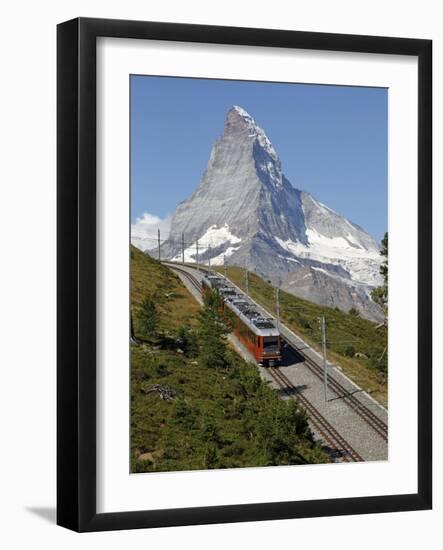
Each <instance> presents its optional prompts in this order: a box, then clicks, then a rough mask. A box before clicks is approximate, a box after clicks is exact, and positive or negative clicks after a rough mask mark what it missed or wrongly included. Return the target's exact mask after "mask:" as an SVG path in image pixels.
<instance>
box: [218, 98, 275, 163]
mask: <svg viewBox="0 0 443 550" xmlns="http://www.w3.org/2000/svg"><path fill="white" fill-rule="evenodd" d="M232 112H235V113H236V114H237V115H238V116H239V117H240V118H241V119H242V120H243V122H244V123H245V124H246V125H247V127H248V130H249V136H250V137H254V138H256V140H257V142H258V143H259V144H260V146H261V147H262V148H263V149H264V151H266V153H267V154H268V155H269V156H270V157H271V158H272V159H273V160H274V161H276V162H279V158H278V155H277V151H276V150H275V149H274V147H273V145H272V143H271V140H270V139H269V138H268V136H267V135H266V132H265V131H264V130H263V128H261V127H260V126H259V125H258V124H257V123H256V121H255V119H254V117H252V116H251V115H250V114H249V113H248V112H247V111H246V110H245V109H243V107H240V106H238V105H234V106H233V107H232V109H231V110H230V111H229V113H232ZM229 113H228V116H229Z"/></svg>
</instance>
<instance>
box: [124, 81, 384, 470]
mask: <svg viewBox="0 0 443 550" xmlns="http://www.w3.org/2000/svg"><path fill="white" fill-rule="evenodd" d="M129 79H130V185H131V205H130V209H131V228H130V304H129V307H130V325H131V326H130V370H131V372H130V460H129V462H130V472H131V473H132V474H138V473H149V472H166V471H192V470H208V469H226V468H261V467H268V466H302V465H307V464H309V465H312V464H331V465H333V464H337V463H351V462H367V461H386V460H388V355H389V354H388V322H387V319H388V215H387V211H388V196H387V178H388V174H387V170H388V168H387V159H388V89H387V88H383V87H359V86H337V85H325V84H321V85H318V84H315V83H285V82H261V81H246V80H245V81H242V80H221V79H220V80H218V79H204V78H184V77H174V76H150V75H139V74H131V75H130V76H129ZM332 467H333V466H332Z"/></svg>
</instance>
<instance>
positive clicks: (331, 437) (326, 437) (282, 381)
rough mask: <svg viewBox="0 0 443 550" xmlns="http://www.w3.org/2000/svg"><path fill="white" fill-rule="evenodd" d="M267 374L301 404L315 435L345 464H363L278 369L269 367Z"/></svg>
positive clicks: (355, 452) (349, 446)
mask: <svg viewBox="0 0 443 550" xmlns="http://www.w3.org/2000/svg"><path fill="white" fill-rule="evenodd" d="M268 372H269V374H270V375H271V376H272V378H273V379H274V380H275V382H276V383H277V385H278V386H279V387H280V388H281V389H282V390H283V391H284V393H286V395H288V397H289V398H291V399H295V400H296V401H298V402H299V403H301V404H302V405H303V406H304V408H305V409H306V411H307V412H308V415H309V420H310V421H311V423H312V424H313V426H314V428H315V430H316V431H317V433H319V434H320V435H321V437H322V439H323V441H324V443H325V444H326V445H328V446H329V447H330V448H331V449H332V450H333V451H335V452H338V453H339V455H340V457H341V458H342V459H343V460H344V461H346V462H364V460H363V458H362V457H361V456H360V455H359V454H358V452H357V451H356V450H355V449H354V448H353V447H352V446H351V445H350V444H349V443H348V442H347V441H346V439H345V438H344V437H343V436H342V435H340V434H339V433H338V431H337V430H336V429H335V428H334V427H333V426H332V425H331V424H330V422H328V421H327V420H326V418H325V417H324V416H323V415H322V414H321V413H320V411H319V410H318V409H317V408H316V407H315V406H314V405H313V404H312V403H311V402H310V401H309V400H308V399H307V398H306V397H305V396H304V395H303V393H302V392H301V391H300V390H299V389H298V388H297V386H295V385H294V384H293V383H292V382H291V381H290V380H289V378H288V377H287V376H286V375H285V374H283V373H282V372H281V370H280V369H279V368H278V367H269V368H268Z"/></svg>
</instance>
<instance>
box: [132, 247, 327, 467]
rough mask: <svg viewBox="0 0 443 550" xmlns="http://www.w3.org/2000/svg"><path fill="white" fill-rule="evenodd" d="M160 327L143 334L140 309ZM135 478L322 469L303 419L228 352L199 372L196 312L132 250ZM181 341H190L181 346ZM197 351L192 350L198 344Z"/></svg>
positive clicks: (168, 278) (172, 281)
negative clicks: (150, 310) (219, 364)
mask: <svg viewBox="0 0 443 550" xmlns="http://www.w3.org/2000/svg"><path fill="white" fill-rule="evenodd" d="M146 297H151V298H152V297H155V304H156V308H157V313H158V325H157V328H156V330H155V332H153V333H151V334H146V333H145V332H143V331H142V330H141V328H140V327H141V325H140V324H139V315H140V311H141V309H142V303H143V300H144V299H145V298H146ZM131 310H132V312H133V320H134V328H135V334H136V337H137V338H138V339H139V343H138V344H131V471H132V472H150V471H171V470H194V469H206V468H234V467H254V466H266V465H277V464H304V463H324V462H328V461H329V459H328V457H327V455H326V454H325V453H324V452H323V451H322V450H321V449H320V448H319V447H318V445H316V444H314V443H313V442H312V436H311V433H310V430H309V427H308V424H307V419H306V415H305V413H304V411H303V410H302V409H301V408H300V407H299V406H298V405H296V403H295V402H294V401H283V400H281V399H279V397H278V394H277V393H276V392H275V391H274V390H272V389H271V388H270V387H269V386H268V385H267V384H266V383H265V382H263V381H262V380H261V378H260V376H259V374H258V371H257V368H256V367H255V365H251V364H248V363H246V362H245V361H243V360H242V359H241V358H240V357H239V356H238V355H237V354H236V353H235V352H234V351H233V350H230V349H228V350H227V352H226V360H225V365H224V366H223V368H217V369H216V368H211V367H208V366H203V363H202V364H200V361H199V355H198V349H196V348H195V346H192V345H188V344H189V341H192V340H193V339H194V340H196V341H197V342H198V337H199V332H198V330H199V313H200V311H201V308H200V307H199V306H198V305H197V303H196V302H195V300H194V298H192V297H191V295H190V294H189V293H188V291H187V290H186V289H185V287H183V286H182V284H181V282H180V280H179V279H178V278H177V277H176V276H175V275H174V274H172V273H171V271H170V270H169V269H167V268H165V267H164V266H162V265H160V264H159V263H158V262H157V261H156V260H153V259H152V258H149V257H147V256H145V255H144V254H142V253H141V252H139V251H138V250H137V249H135V248H131ZM183 331H185V334H186V335H187V337H186V338H185V339H184V337H183ZM194 343H195V342H194Z"/></svg>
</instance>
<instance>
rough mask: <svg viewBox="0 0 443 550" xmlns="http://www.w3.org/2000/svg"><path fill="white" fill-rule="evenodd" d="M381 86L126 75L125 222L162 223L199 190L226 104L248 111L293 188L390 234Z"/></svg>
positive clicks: (384, 100) (372, 229)
mask: <svg viewBox="0 0 443 550" xmlns="http://www.w3.org/2000/svg"><path fill="white" fill-rule="evenodd" d="M387 103H388V91H387V90H386V89H382V88H360V87H345V86H324V85H322V86H319V85H305V84H280V83H266V82H246V81H229V80H206V79H190V78H173V77H150V76H131V221H132V223H135V221H136V219H137V218H140V217H142V216H143V214H144V213H149V214H151V215H155V216H158V217H159V218H161V219H163V218H166V216H167V215H168V214H173V212H174V210H175V208H176V206H177V204H178V203H179V202H180V201H182V200H183V199H185V198H187V197H188V196H189V195H190V194H191V193H192V192H193V191H194V189H195V188H196V187H197V185H198V183H199V181H200V179H201V176H202V174H203V171H204V170H205V168H206V164H207V162H208V159H209V154H210V151H211V147H212V144H213V143H214V141H215V140H216V139H217V138H218V137H220V135H221V134H222V133H223V124H224V119H225V116H226V113H227V112H228V110H229V109H230V108H231V107H232V105H240V106H241V107H243V108H244V109H246V111H248V112H249V113H250V114H251V115H252V116H253V117H254V118H255V120H256V122H257V123H258V124H259V125H260V126H261V127H262V128H263V129H264V130H265V132H266V133H267V135H268V137H269V138H270V140H271V141H272V143H273V145H274V147H275V149H276V150H277V152H278V154H279V156H280V159H281V162H282V168H283V172H284V174H285V175H286V177H287V178H288V179H289V181H290V182H291V183H292V185H293V186H294V187H296V188H298V189H304V190H306V191H309V192H310V193H312V194H313V195H314V197H315V198H317V199H318V200H320V201H321V202H323V203H325V204H326V205H327V206H329V207H330V208H332V209H333V210H335V211H337V212H339V213H340V214H342V215H344V216H346V217H347V218H348V219H350V220H351V221H353V222H355V223H357V224H359V225H361V226H362V227H363V228H364V229H366V231H368V232H369V233H370V234H371V235H373V236H374V237H375V238H376V239H377V241H379V240H380V239H381V238H382V236H383V234H384V232H385V231H386V229H387Z"/></svg>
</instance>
